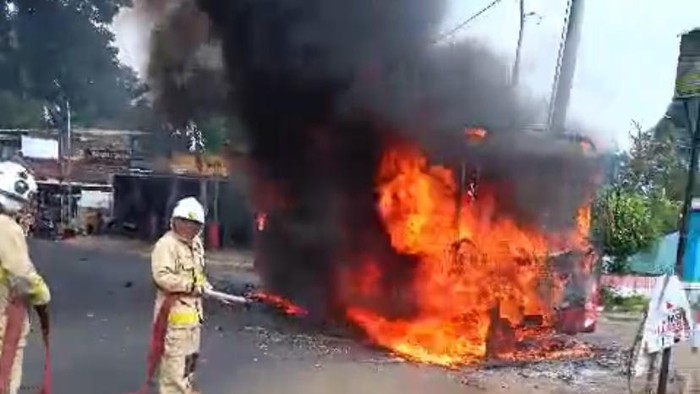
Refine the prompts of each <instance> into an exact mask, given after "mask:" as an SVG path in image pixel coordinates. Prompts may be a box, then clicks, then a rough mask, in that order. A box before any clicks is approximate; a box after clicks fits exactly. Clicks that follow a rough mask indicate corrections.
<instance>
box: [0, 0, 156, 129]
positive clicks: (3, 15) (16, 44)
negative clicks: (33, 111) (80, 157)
mask: <svg viewBox="0 0 700 394" xmlns="http://www.w3.org/2000/svg"><path fill="white" fill-rule="evenodd" d="M0 4H1V5H2V6H3V7H2V9H1V10H0V90H6V91H8V92H11V93H12V94H13V95H14V96H15V97H17V98H18V99H20V100H37V101H44V100H47V101H53V102H58V101H62V100H63V99H64V98H67V99H69V100H70V102H71V107H72V109H73V112H74V114H73V120H74V122H75V123H77V124H83V125H94V124H96V123H98V122H100V121H103V120H105V119H117V118H119V117H120V116H123V114H124V112H125V111H128V110H129V109H130V108H131V107H132V101H133V100H134V99H135V98H136V97H138V96H139V95H140V94H142V93H143V91H142V88H141V86H140V84H139V81H138V79H137V78H136V75H135V73H134V72H133V70H131V69H129V68H128V67H126V66H124V65H122V64H120V63H119V61H118V60H117V49H116V48H115V47H114V46H113V40H114V36H113V34H112V33H111V31H110V30H109V28H108V26H109V25H110V24H111V22H112V19H113V18H114V16H115V15H116V13H117V12H118V10H119V8H120V7H123V6H126V5H130V0H0ZM2 11H4V12H2Z"/></svg>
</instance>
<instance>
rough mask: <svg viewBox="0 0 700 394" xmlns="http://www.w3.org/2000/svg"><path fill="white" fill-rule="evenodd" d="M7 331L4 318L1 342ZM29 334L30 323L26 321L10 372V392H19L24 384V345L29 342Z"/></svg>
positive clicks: (0, 331)
mask: <svg viewBox="0 0 700 394" xmlns="http://www.w3.org/2000/svg"><path fill="white" fill-rule="evenodd" d="M4 332H5V324H4V319H3V321H2V322H0V344H1V343H2V339H3V338H2V334H3V333H4ZM28 334H29V324H26V323H25V327H24V330H23V332H22V337H21V338H20V340H19V344H18V345H17V351H16V353H15V360H14V361H13V362H12V370H11V372H10V387H9V390H8V391H7V393H8V394H18V393H19V389H20V386H21V385H22V363H23V362H24V347H25V346H26V344H27V335H28Z"/></svg>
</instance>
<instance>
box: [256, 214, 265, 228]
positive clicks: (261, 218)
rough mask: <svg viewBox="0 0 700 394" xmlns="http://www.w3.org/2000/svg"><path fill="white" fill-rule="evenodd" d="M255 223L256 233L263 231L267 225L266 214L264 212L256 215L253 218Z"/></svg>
mask: <svg viewBox="0 0 700 394" xmlns="http://www.w3.org/2000/svg"><path fill="white" fill-rule="evenodd" d="M255 223H256V225H257V229H258V231H265V226H266V225H267V214H266V213H264V212H260V213H258V214H257V215H256V217H255Z"/></svg>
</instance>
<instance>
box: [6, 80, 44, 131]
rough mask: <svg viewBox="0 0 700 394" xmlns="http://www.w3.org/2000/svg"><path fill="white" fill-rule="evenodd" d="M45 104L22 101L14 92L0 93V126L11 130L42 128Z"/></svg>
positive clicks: (34, 101)
mask: <svg viewBox="0 0 700 394" xmlns="http://www.w3.org/2000/svg"><path fill="white" fill-rule="evenodd" d="M42 111H43V104H42V103H41V102H40V101H36V100H21V99H19V98H17V96H15V95H14V94H13V93H12V92H9V91H7V90H3V91H0V125H1V126H2V127H5V128H10V129H23V128H33V127H40V126H41V125H42V123H43V119H42V113H43V112H42Z"/></svg>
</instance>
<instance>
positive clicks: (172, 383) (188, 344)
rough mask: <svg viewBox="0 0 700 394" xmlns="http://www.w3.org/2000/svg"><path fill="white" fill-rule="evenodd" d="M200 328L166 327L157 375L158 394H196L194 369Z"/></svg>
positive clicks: (197, 353)
mask: <svg viewBox="0 0 700 394" xmlns="http://www.w3.org/2000/svg"><path fill="white" fill-rule="evenodd" d="M200 335H201V328H200V327H199V326H194V327H172V326H171V327H168V331H167V333H166V335H165V350H164V352H163V357H162V358H161V362H160V370H159V374H158V394H197V393H198V391H196V390H195V389H194V377H195V369H196V367H197V358H198V357H199V344H200Z"/></svg>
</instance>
